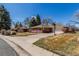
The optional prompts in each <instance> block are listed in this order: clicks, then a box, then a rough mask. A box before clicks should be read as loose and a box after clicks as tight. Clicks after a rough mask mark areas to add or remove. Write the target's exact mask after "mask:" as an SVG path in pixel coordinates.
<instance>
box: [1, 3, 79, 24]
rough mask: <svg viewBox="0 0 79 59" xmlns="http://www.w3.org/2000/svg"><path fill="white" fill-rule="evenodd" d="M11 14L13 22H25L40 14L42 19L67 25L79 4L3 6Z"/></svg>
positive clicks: (10, 4)
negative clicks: (28, 18)
mask: <svg viewBox="0 0 79 59" xmlns="http://www.w3.org/2000/svg"><path fill="white" fill-rule="evenodd" d="M3 5H4V6H5V8H6V9H7V10H8V11H9V12H10V15H11V19H12V20H13V21H23V20H24V19H25V18H26V17H30V16H35V15H37V14H39V15H40V16H41V18H42V19H43V18H48V17H50V18H51V19H52V20H54V21H56V22H60V23H67V22H68V21H69V20H71V17H72V15H73V14H74V13H75V11H76V10H78V9H79V4H73V3H72V4H71V3H70V4H68V3H63V4H62V3H57V4H56V3H33V4H32V3H15V4H12V3H6V4H3Z"/></svg>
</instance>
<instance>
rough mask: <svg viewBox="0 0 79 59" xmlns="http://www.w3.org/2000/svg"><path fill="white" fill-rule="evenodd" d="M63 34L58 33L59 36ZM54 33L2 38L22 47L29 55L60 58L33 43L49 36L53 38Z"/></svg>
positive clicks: (1, 36)
mask: <svg viewBox="0 0 79 59" xmlns="http://www.w3.org/2000/svg"><path fill="white" fill-rule="evenodd" d="M60 33H62V32H57V34H60ZM51 35H53V33H48V34H46V33H41V34H37V35H30V36H24V37H10V36H3V35H0V38H2V39H7V40H9V41H11V42H13V43H15V44H16V45H18V46H20V47H21V48H22V49H23V50H25V51H26V52H27V53H29V54H30V55H32V56H58V55H57V54H55V53H52V52H50V51H47V50H45V49H43V48H40V47H38V46H35V45H33V43H34V42H35V41H37V40H39V39H40V38H44V37H47V36H51Z"/></svg>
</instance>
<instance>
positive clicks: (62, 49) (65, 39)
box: [33, 33, 79, 56]
mask: <svg viewBox="0 0 79 59" xmlns="http://www.w3.org/2000/svg"><path fill="white" fill-rule="evenodd" d="M78 37H79V34H78V33H77V34H60V35H57V36H49V37H46V38H42V39H40V40H38V41H36V42H34V43H33V44H34V45H36V46H39V47H42V48H44V49H47V50H49V51H51V52H54V53H57V54H59V55H74V56H77V55H78V56H79V39H78Z"/></svg>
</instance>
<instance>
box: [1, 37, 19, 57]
mask: <svg viewBox="0 0 79 59" xmlns="http://www.w3.org/2000/svg"><path fill="white" fill-rule="evenodd" d="M0 56H18V54H17V53H16V51H15V50H14V49H13V48H12V47H11V46H10V45H9V44H8V43H7V42H5V41H4V40H2V39H1V38H0Z"/></svg>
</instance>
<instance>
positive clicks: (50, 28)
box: [29, 25, 53, 33]
mask: <svg viewBox="0 0 79 59" xmlns="http://www.w3.org/2000/svg"><path fill="white" fill-rule="evenodd" d="M29 31H30V32H36V33H42V32H43V33H51V32H53V26H52V25H47V26H43V25H38V26H34V27H31V28H30V29H29Z"/></svg>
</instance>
